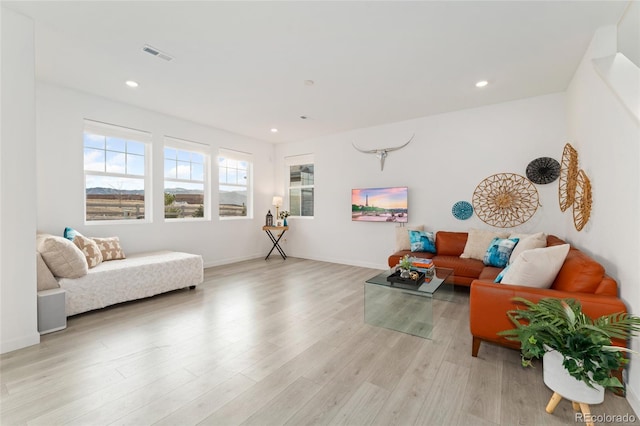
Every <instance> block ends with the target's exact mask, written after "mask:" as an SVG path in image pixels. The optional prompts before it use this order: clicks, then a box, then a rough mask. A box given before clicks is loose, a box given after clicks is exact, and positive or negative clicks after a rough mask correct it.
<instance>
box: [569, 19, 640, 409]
mask: <svg viewBox="0 0 640 426" xmlns="http://www.w3.org/2000/svg"><path fill="white" fill-rule="evenodd" d="M615 53H616V28H615V27H614V26H612V27H606V28H602V29H600V30H599V31H598V32H597V33H596V34H595V36H594V38H593V41H592V42H591V46H590V47H589V50H588V51H587V53H586V54H585V56H584V58H583V60H582V63H581V64H580V66H579V68H578V70H577V71H576V73H575V75H574V77H573V80H572V81H571V84H570V86H569V88H568V90H567V110H568V123H569V134H570V137H571V140H572V143H573V145H574V147H575V148H576V149H577V151H578V155H579V165H580V167H581V168H582V169H584V170H585V172H586V173H587V175H588V176H589V177H590V180H591V184H592V187H593V210H592V213H591V220H590V221H589V223H588V224H587V226H586V227H585V229H584V230H583V231H582V232H577V231H576V230H575V229H574V228H573V224H572V221H571V219H570V215H569V214H567V217H566V218H565V226H566V228H567V234H568V239H569V240H570V241H571V242H572V243H574V244H576V245H577V246H578V247H581V248H584V249H585V250H586V251H588V252H589V253H590V254H592V255H593V256H594V257H595V258H596V259H598V260H600V261H601V262H602V263H603V264H604V266H605V268H606V270H607V273H609V274H610V275H611V276H613V277H614V278H615V279H616V280H617V281H618V284H619V286H620V296H621V298H622V299H623V300H624V301H625V303H626V304H627V307H628V308H629V310H630V311H631V312H633V313H634V314H635V315H640V285H639V279H638V259H639V258H640V225H639V223H638V222H639V221H638V218H639V217H640V197H639V194H640V172H639V169H640V167H639V166H640V147H639V145H640V123H639V122H638V121H637V120H636V119H635V118H634V116H633V115H632V114H630V113H629V111H628V110H626V109H625V106H624V105H623V104H622V102H621V101H620V98H619V97H618V96H617V95H616V94H615V93H613V92H612V90H611V89H610V87H609V86H608V85H607V83H606V82H605V81H603V79H602V78H601V77H600V76H599V75H598V73H597V72H596V70H595V68H594V64H593V62H592V59H593V58H600V57H606V56H610V55H613V54H615ZM632 348H633V349H635V350H636V351H638V350H640V340H639V339H638V338H636V339H634V341H633V344H632ZM628 391H629V393H628V399H629V401H630V402H631V404H632V406H633V407H634V410H635V411H636V413H640V399H639V397H640V359H639V358H638V357H637V356H633V357H632V361H631V366H630V369H629V387H628Z"/></svg>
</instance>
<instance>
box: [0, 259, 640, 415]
mask: <svg viewBox="0 0 640 426" xmlns="http://www.w3.org/2000/svg"><path fill="white" fill-rule="evenodd" d="M377 272H378V271H375V270H372V269H366V268H358V267H351V266H345V265H335V264H329V263H323V262H316V261H309V260H302V259H295V258H289V259H288V260H286V261H282V260H280V259H274V258H272V259H270V260H269V261H264V260H261V259H260V260H254V261H248V262H242V263H238V264H233V265H227V266H221V267H216V268H210V269H207V270H206V272H205V282H204V284H202V285H201V286H199V287H198V288H197V289H196V290H193V291H188V290H180V291H176V292H172V293H169V294H165V295H161V296H157V297H154V298H150V299H147V300H143V301H137V302H131V303H127V304H122V305H118V306H115V307H112V308H107V309H103V310H100V311H96V312H91V313H87V314H84V315H79V316H76V317H73V318H70V319H69V321H68V328H67V329H66V330H63V331H60V332H57V333H52V334H48V335H45V336H42V342H41V343H40V344H39V345H37V346H33V347H30V348H25V349H22V350H19V351H15V352H12V353H9V354H5V355H2V357H1V358H0V360H1V364H0V368H1V369H0V372H1V379H0V390H1V392H0V410H1V417H0V422H1V423H2V425H3V426H6V425H21V424H30V425H55V424H71V425H111V424H113V425H147V424H157V425H192V424H202V425H302V424H304V425H306V424H347V425H369V424H372V425H413V424H419V425H469V424H475V425H516V424H519V425H556V424H558V425H561V424H576V423H575V422H574V415H573V410H572V408H571V404H570V403H569V402H568V401H563V402H561V403H560V405H559V406H558V408H557V409H556V411H555V413H554V414H553V415H549V414H546V413H545V411H544V408H545V405H546V403H547V401H548V399H549V398H550V396H551V391H550V390H549V389H547V388H546V387H545V386H544V384H543V382H542V372H541V369H540V366H539V365H538V368H534V369H523V368H522V367H520V365H519V354H518V352H516V351H513V350H509V349H505V348H502V347H497V346H493V345H488V344H483V346H482V347H481V348H480V356H479V357H478V358H472V357H471V336H470V334H469V325H468V322H469V309H468V292H464V291H462V292H460V294H459V296H458V297H457V299H458V300H456V301H455V302H444V301H437V300H436V301H434V305H433V315H434V317H435V318H436V326H435V328H434V330H433V340H425V339H421V338H419V337H414V336H410V335H407V334H402V333H399V332H395V331H391V330H387V329H383V328H377V327H373V326H370V325H368V324H364V323H363V281H364V280H365V279H367V278H369V277H371V276H373V275H375V274H376V273H377ZM592 411H593V413H594V414H609V415H613V414H626V413H633V412H632V411H631V408H630V406H629V404H628V403H627V401H626V400H625V399H624V398H620V397H616V396H614V395H613V394H607V396H606V399H605V402H604V403H603V404H601V405H597V406H594V407H592ZM635 424H640V423H638V421H636V423H635Z"/></svg>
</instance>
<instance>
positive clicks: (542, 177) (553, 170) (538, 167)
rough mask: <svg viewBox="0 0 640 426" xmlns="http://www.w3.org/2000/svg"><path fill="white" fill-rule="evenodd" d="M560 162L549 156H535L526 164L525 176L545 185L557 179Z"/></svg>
mask: <svg viewBox="0 0 640 426" xmlns="http://www.w3.org/2000/svg"><path fill="white" fill-rule="evenodd" d="M558 176H560V163H558V162H557V161H556V160H555V159H553V158H551V157H540V158H536V159H535V160H533V161H532V162H530V163H529V165H528V166H527V177H528V178H529V180H530V181H531V182H533V183H537V184H538V185H545V184H547V183H551V182H553V181H554V180H556V179H558Z"/></svg>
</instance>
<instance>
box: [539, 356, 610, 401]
mask: <svg viewBox="0 0 640 426" xmlns="http://www.w3.org/2000/svg"><path fill="white" fill-rule="evenodd" d="M542 365H543V378H544V384H545V385H547V387H548V388H549V389H551V390H552V391H554V392H556V393H558V394H560V395H561V396H562V397H563V398H565V399H568V400H570V401H574V402H578V403H583V404H600V403H601V402H602V401H604V388H603V387H602V386H600V385H598V384H594V385H593V386H594V387H593V388H590V387H589V386H587V384H586V383H585V382H583V381H582V380H578V379H576V378H575V377H572V376H571V375H569V372H568V371H567V370H566V369H565V368H564V366H563V365H562V354H560V352H558V351H556V350H550V351H547V352H545V354H544V356H543V357H542Z"/></svg>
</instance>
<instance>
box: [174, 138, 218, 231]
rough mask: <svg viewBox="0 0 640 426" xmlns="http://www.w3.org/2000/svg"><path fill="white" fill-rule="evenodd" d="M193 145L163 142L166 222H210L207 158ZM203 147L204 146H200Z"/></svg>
mask: <svg viewBox="0 0 640 426" xmlns="http://www.w3.org/2000/svg"><path fill="white" fill-rule="evenodd" d="M198 145H199V144H196V143H193V142H187V141H182V140H179V139H174V138H169V137H166V138H165V148H164V217H165V219H172V220H173V219H209V218H210V213H209V210H210V209H209V207H208V206H209V199H208V198H209V197H208V196H207V194H208V193H209V191H208V190H207V188H208V186H209V182H208V179H207V176H208V173H207V168H208V155H207V154H206V148H205V149H202V150H198ZM203 147H204V146H203Z"/></svg>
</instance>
